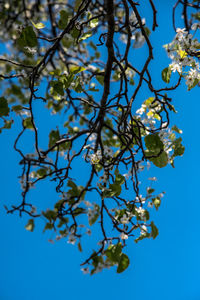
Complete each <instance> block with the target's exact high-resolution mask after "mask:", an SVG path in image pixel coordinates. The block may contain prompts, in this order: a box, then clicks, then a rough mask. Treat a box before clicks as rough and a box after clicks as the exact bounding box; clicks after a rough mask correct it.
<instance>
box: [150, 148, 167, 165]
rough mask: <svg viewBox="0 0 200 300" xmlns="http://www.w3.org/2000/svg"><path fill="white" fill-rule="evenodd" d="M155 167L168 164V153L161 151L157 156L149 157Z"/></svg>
mask: <svg viewBox="0 0 200 300" xmlns="http://www.w3.org/2000/svg"><path fill="white" fill-rule="evenodd" d="M149 160H151V161H152V162H153V164H154V165H155V166H156V167H159V168H163V167H165V166H166V165H167V164H168V155H167V153H166V152H165V151H163V152H162V153H161V154H160V155H159V156H158V157H152V158H149Z"/></svg>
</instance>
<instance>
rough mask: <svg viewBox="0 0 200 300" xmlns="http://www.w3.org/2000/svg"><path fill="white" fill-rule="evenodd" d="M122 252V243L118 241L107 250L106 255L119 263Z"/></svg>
mask: <svg viewBox="0 0 200 300" xmlns="http://www.w3.org/2000/svg"><path fill="white" fill-rule="evenodd" d="M121 252H122V244H121V243H117V244H116V245H110V246H109V247H108V249H107V250H106V251H105V255H106V256H107V257H108V258H109V260H110V261H111V262H113V263H118V262H119V261H120V257H121Z"/></svg>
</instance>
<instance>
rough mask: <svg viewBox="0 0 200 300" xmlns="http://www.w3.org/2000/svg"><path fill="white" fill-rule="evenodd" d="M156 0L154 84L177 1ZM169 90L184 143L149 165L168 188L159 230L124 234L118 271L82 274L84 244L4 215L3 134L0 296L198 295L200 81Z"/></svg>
mask: <svg viewBox="0 0 200 300" xmlns="http://www.w3.org/2000/svg"><path fill="white" fill-rule="evenodd" d="M161 2H162V3H161ZM155 3H156V5H157V8H158V24H159V26H160V27H159V28H158V29H157V31H156V33H153V34H152V36H151V41H152V43H153V44H154V50H155V58H156V56H157V57H159V59H156V61H155V63H154V64H152V72H153V78H154V80H155V82H156V80H157V82H158V84H159V83H160V79H158V77H160V73H161V70H162V69H163V68H164V67H166V66H167V64H168V62H169V60H168V59H167V56H166V54H165V50H164V49H163V48H162V45H163V44H166V43H167V42H170V41H171V40H172V38H173V36H174V32H173V30H172V25H171V23H172V22H171V14H172V6H173V4H174V1H172V0H170V1H158V0H157V1H155ZM147 12H148V11H147ZM150 13H151V12H150V11H149V14H150ZM180 24H181V23H180ZM138 51H139V50H138ZM171 95H172V96H173V101H174V102H173V104H174V105H175V107H176V109H177V111H178V114H176V115H174V116H173V117H172V124H176V125H177V126H178V127H179V128H181V129H182V130H183V136H182V137H183V141H184V145H185V147H186V151H185V154H184V156H183V157H182V158H177V159H176V161H175V169H173V168H172V167H170V166H168V167H166V168H164V169H161V170H160V169H156V168H152V170H150V171H149V172H150V176H157V177H158V182H157V183H156V184H155V187H156V190H158V191H159V190H160V191H163V190H165V191H166V195H165V197H164V199H163V202H162V205H161V207H160V209H159V211H158V212H156V213H153V214H152V218H153V219H154V221H155V224H156V225H157V226H158V228H159V236H158V237H157V238H156V240H150V239H147V240H144V241H141V242H140V243H138V244H135V243H134V242H133V241H130V242H129V247H128V248H127V250H126V253H128V255H129V257H130V260H131V264H130V266H129V268H128V269H127V270H126V271H125V272H124V273H122V274H116V272H115V270H114V268H113V269H111V270H104V271H103V272H101V273H99V274H96V275H93V276H90V275H83V274H82V272H81V271H80V265H79V264H80V262H81V261H83V260H84V258H85V256H84V252H83V254H81V253H79V252H78V250H77V247H75V246H72V245H69V244H67V242H66V240H63V241H59V242H56V243H55V244H53V245H52V244H50V243H48V241H47V240H48V239H49V238H51V235H50V233H45V234H43V233H42V232H41V231H42V230H41V226H40V224H39V225H38V226H36V229H35V231H34V232H33V233H31V232H28V231H26V230H25V229H24V225H25V224H26V220H27V219H26V218H22V219H20V218H19V217H18V216H17V215H9V216H8V215H6V213H5V210H4V208H3V204H6V205H7V206H9V204H13V203H14V202H15V203H16V201H17V199H19V197H20V187H19V183H18V180H17V176H19V174H20V168H19V166H18V160H19V157H18V155H17V154H16V153H14V152H13V150H12V145H13V141H14V137H15V136H16V133H17V127H16V128H14V132H12V131H4V132H3V133H2V134H1V136H0V141H1V148H0V151H1V156H0V165H1V172H0V177H1V202H0V239H1V246H0V300H46V299H48V300H54V299H56V300H57V299H59V300H60V299H63V300H67V299H73V300H94V299H95V300H102V299H115V300H119V299H127V300H146V299H149V300H151V299H152V300H200V284H199V283H200V217H199V215H200V195H199V189H200V183H199V180H200V176H199V167H200V162H199V154H200V153H199V149H200V139H199V111H200V99H199V95H200V88H198V87H196V88H194V89H193V90H192V91H190V92H187V89H186V85H185V84H182V85H181V87H179V89H178V90H176V91H174V92H173V93H171ZM144 100H145V99H144ZM79 172H80V170H79ZM83 175H84V174H83ZM35 197H36V199H35V201H36V202H43V203H44V206H46V205H47V203H50V202H53V199H54V193H52V187H51V189H50V185H46V184H43V185H42V186H41V187H40V186H38V188H37V192H35ZM84 247H85V248H87V244H85V246H84ZM83 250H84V249H83Z"/></svg>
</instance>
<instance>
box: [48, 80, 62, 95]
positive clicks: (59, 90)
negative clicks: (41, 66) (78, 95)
mask: <svg viewBox="0 0 200 300" xmlns="http://www.w3.org/2000/svg"><path fill="white" fill-rule="evenodd" d="M51 86H52V87H53V91H54V92H56V93H57V94H59V95H61V96H64V89H63V83H62V82H61V81H52V82H51Z"/></svg>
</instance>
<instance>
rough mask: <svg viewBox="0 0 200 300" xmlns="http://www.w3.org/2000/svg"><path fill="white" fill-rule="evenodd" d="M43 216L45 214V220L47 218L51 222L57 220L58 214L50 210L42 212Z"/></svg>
mask: <svg viewBox="0 0 200 300" xmlns="http://www.w3.org/2000/svg"><path fill="white" fill-rule="evenodd" d="M42 214H43V216H44V217H45V218H47V219H48V220H49V221H51V220H54V221H55V220H56V217H57V215H58V214H57V212H56V211H55V210H49V209H47V210H46V211H43V212H42Z"/></svg>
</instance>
